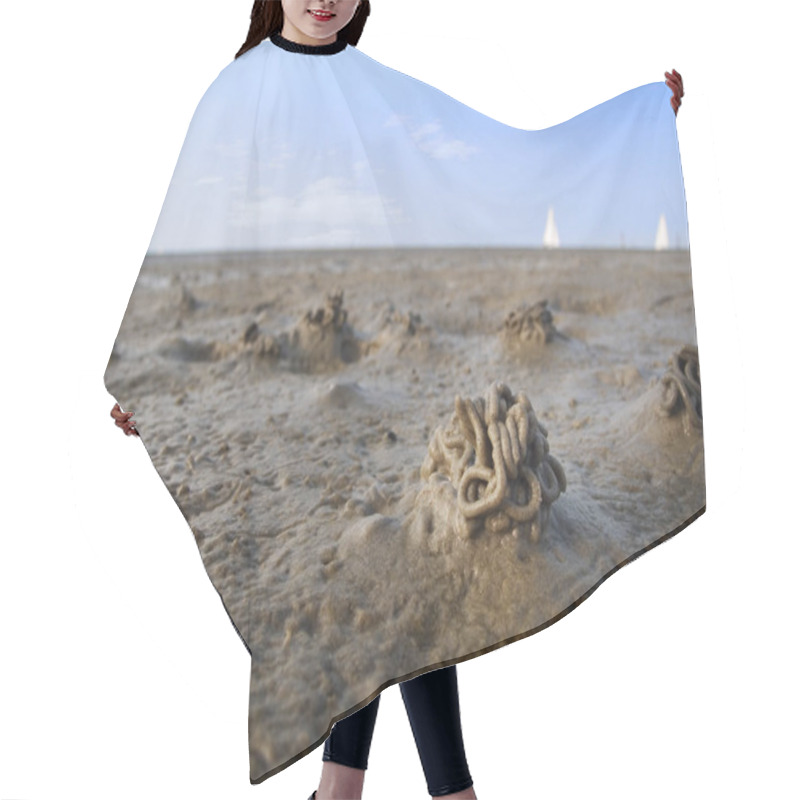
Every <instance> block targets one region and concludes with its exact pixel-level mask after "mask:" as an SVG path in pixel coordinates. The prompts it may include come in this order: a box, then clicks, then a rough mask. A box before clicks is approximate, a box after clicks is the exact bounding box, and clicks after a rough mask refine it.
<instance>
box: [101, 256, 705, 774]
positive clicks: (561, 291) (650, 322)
mask: <svg viewBox="0 0 800 800" xmlns="http://www.w3.org/2000/svg"><path fill="white" fill-rule="evenodd" d="M695 343H696V336H695V326H694V306H693V301H692V283H691V269H690V263H689V254H688V252H687V251H684V250H669V251H660V252H655V251H637V250H448V249H437V250H358V251H353V250H351V251H345V250H341V251H319V252H283V253H252V254H246V253H240V254H204V255H186V256H178V255H171V256H153V255H151V256H148V258H147V260H146V261H145V264H144V266H143V268H142V270H141V272H140V275H139V278H138V282H137V285H136V287H135V290H134V292H133V295H132V300H131V304H130V305H129V307H128V310H127V313H126V315H125V319H124V321H123V324H122V327H121V329H120V334H119V336H118V339H117V343H116V345H115V348H114V352H113V354H112V357H111V360H110V362H109V367H108V370H107V373H106V385H107V387H108V389H109V391H110V392H111V393H112V394H113V395H114V396H115V397H116V398H117V399H118V400H119V401H120V403H121V404H122V406H123V408H125V409H126V410H133V411H135V413H136V420H137V426H138V429H139V431H140V433H141V437H142V441H143V443H144V444H145V446H146V448H147V450H148V452H149V454H150V456H151V458H152V460H153V463H154V465H155V467H156V469H157V470H158V472H159V474H160V475H161V477H162V479H163V480H164V482H165V484H166V486H167V487H168V489H169V491H170V493H171V494H172V496H173V497H174V498H175V500H176V502H177V503H178V505H179V506H180V508H181V510H182V511H183V513H184V515H185V517H186V519H187V521H188V523H189V525H190V527H191V530H192V532H193V534H194V536H195V539H196V541H197V545H198V547H199V549H200V552H201V554H202V557H203V561H204V564H205V566H206V569H207V571H208V574H209V576H210V578H211V580H212V582H213V584H214V586H215V587H216V588H217V590H218V591H219V592H220V594H221V596H222V598H223V601H224V603H225V606H226V608H227V610H228V612H229V614H230V615H231V618H232V620H233V622H234V624H235V626H236V627H237V629H238V630H239V632H240V634H241V636H242V637H243V639H244V641H245V642H246V644H247V646H248V648H249V649H250V651H251V654H252V657H253V665H252V673H251V700H250V718H251V719H250V743H251V779H253V780H259V779H262V778H264V777H267V776H268V775H270V774H273V773H274V772H275V771H277V770H278V769H280V768H282V767H284V766H286V765H287V764H288V763H291V762H292V761H294V760H296V759H297V758H299V757H301V756H302V755H304V754H305V753H306V752H308V751H309V750H310V749H312V748H313V747H315V746H316V745H317V744H319V742H320V741H321V740H322V739H324V737H325V736H326V735H327V732H328V730H329V727H330V724H331V723H332V722H333V721H335V720H336V719H337V718H340V717H342V716H344V715H345V714H347V713H351V712H352V711H353V710H355V709H356V708H357V707H359V706H361V705H363V704H364V703H366V702H368V701H369V700H370V699H371V698H372V697H373V696H375V694H376V693H377V692H378V691H380V690H381V689H382V688H383V687H384V686H386V685H387V684H388V683H393V682H397V681H398V680H401V679H405V678H408V677H411V676H412V675H414V674H418V673H419V672H421V671H424V670H425V669H426V668H432V667H435V666H442V665H444V664H446V663H453V662H454V661H457V660H463V659H464V658H467V657H470V656H471V655H475V654H478V653H480V652H485V651H486V650H488V649H492V648H494V647H497V646H500V645H501V644H504V643H508V642H510V641H513V640H514V639H517V638H520V637H521V636H525V635H528V634H530V633H531V632H532V631H535V630H537V629H541V628H542V627H543V626H545V625H547V624H549V623H550V622H551V621H553V620H554V619H556V618H558V617H559V616H560V615H562V614H563V613H564V612H565V611H568V610H569V609H570V608H571V607H572V606H573V605H574V604H575V603H576V602H578V601H580V600H581V599H583V598H584V597H585V596H586V594H587V593H588V592H591V591H592V590H593V588H595V587H596V586H597V584H598V583H599V582H600V581H601V580H602V579H603V578H604V577H605V576H607V575H608V574H609V573H610V572H612V571H614V570H615V569H616V568H617V566H618V565H620V564H621V563H623V562H625V561H626V560H628V559H630V558H631V557H633V556H635V555H636V554H638V553H640V552H642V551H643V550H645V549H646V548H648V547H649V546H651V545H652V544H654V543H656V542H658V541H660V540H662V539H663V538H664V537H667V536H668V535H670V534H671V533H672V532H674V531H676V530H678V529H679V528H680V527H681V526H683V525H684V524H685V523H686V522H687V521H688V520H690V519H691V518H693V517H694V516H695V515H696V514H698V513H699V512H700V511H701V510H702V509H703V507H704V504H705V484H704V477H703V476H704V472H703V440H702V422H701V419H702V412H701V407H700V398H699V383H698V381H699V375H698V372H697V355H696V349H693V347H694V345H695ZM493 404H494V411H492V412H491V414H493V415H494V416H492V420H494V422H492V421H491V420H490V419H489V417H490V410H491V408H492V406H493ZM459 409H461V410H460V411H459ZM465 409H466V410H465ZM512 409H513V410H512ZM476 413H477V416H476ZM470 415H471V416H470ZM467 418H469V419H471V420H473V421H475V420H476V419H477V420H478V422H475V431H476V432H477V433H475V432H473V433H470V430H468V428H469V426H468V425H467V424H466V423H460V422H459V419H467ZM478 423H480V424H483V425H484V427H485V432H484V450H486V449H487V447H488V452H489V454H488V455H486V454H485V453H484V456H483V458H484V460H485V461H486V460H487V459H488V461H487V463H488V464H489V467H481V468H479V466H478V465H477V462H478V461H479V460H480V459H479V458H478V456H476V455H475V453H476V452H478V454H479V453H480V445H479V444H476V442H475V439H476V437H477V439H478V440H480V437H481V434H480V431H478V428H479V427H480V425H479V424H478ZM492 425H494V428H493V427H492ZM492 430H494V431H495V432H494V433H492ZM523 430H524V431H525V433H522V432H521V431H523ZM486 431H488V433H486ZM498 431H499V432H500V433H498ZM509 431H510V432H511V438H510V439H509V438H508V432H509ZM500 434H502V436H504V437H506V439H505V440H504V442H505V441H506V440H507V441H509V442H510V444H508V445H506V444H503V448H505V452H506V465H507V467H508V470H509V475H511V477H509V478H508V482H509V485H508V487H507V491H506V497H505V499H504V500H502V502H501V501H500V500H499V499H498V501H497V503H496V504H495V506H493V510H492V511H491V512H490V511H487V512H486V513H481V514H479V513H478V512H475V514H473V515H472V516H469V514H472V511H469V512H465V509H467V508H469V509H472V508H478V507H481V508H483V507H484V506H486V504H487V503H488V502H489V495H493V494H495V493H496V492H495V490H496V489H497V491H499V489H498V488H497V487H498V481H497V480H495V479H494V478H493V477H492V478H490V477H488V475H489V473H488V472H486V469H491V470H494V468H495V466H496V464H497V462H498V461H499V458H498V455H497V453H498V452H499V451H500V450H501V449H502V448H500V447H499V445H497V443H498V442H499V439H497V437H498V436H500ZM515 435H516V436H517V439H515V438H514V436H515ZM459 436H461V438H462V439H463V443H462V444H461V445H459V444H458V443H457V442H456V439H457V438H458V437H459ZM489 440H491V443H492V444H491V447H489V445H488V444H486V442H489ZM515 441H516V442H517V444H514V442H515ZM470 443H471V444H470ZM448 448H451V449H448ZM470 448H471V449H470ZM520 448H521V451H520ZM453 453H456V455H457V456H458V458H461V460H462V462H463V463H461V466H458V463H457V462H458V458H456V456H454V455H453ZM470 453H471V454H472V456H470ZM526 453H527V455H526ZM492 454H494V455H492ZM509 454H510V455H509ZM526 459H527V460H526ZM454 464H455V465H456V466H454ZM453 470H457V474H454V473H453ZM481 470H483V471H481ZM484 474H485V475H486V477H485V478H483V477H482V476H483V475H484ZM533 475H535V477H536V479H535V480H534V478H533V477H531V476H533ZM476 476H477V477H476ZM526 476H527V477H526ZM462 479H463V480H464V481H465V485H464V486H463V487H461V488H459V486H458V485H457V484H458V481H459V480H462ZM467 484H469V485H467ZM537 486H538V488H537ZM537 492H539V495H536V493H537ZM526 509H531V510H530V513H528V511H527V510H526ZM465 514H467V516H465Z"/></svg>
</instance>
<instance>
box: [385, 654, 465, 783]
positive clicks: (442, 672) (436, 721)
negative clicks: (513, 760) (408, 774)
mask: <svg viewBox="0 0 800 800" xmlns="http://www.w3.org/2000/svg"><path fill="white" fill-rule="evenodd" d="M400 691H401V693H402V695H403V702H404V703H405V704H406V711H407V712H408V721H409V722H410V723H411V730H412V731H413V733H414V740H415V741H416V743H417V751H418V752H419V758H420V761H421V762H422V769H423V771H424V772H425V780H426V782H427V784H428V791H429V792H430V794H431V796H432V797H445V796H448V797H449V796H451V795H453V796H454V797H463V798H468V797H475V794H474V791H473V790H472V789H471V787H472V777H471V775H470V773H469V767H468V766H467V756H466V753H465V752H464V739H463V736H462V733H461V712H460V708H459V703H458V679H457V676H456V668H455V665H453V666H450V667H446V668H445V669H437V670H434V671H433V672H425V673H423V674H422V675H419V676H417V677H416V678H413V679H412V680H410V681H405V682H403V683H401V684H400Z"/></svg>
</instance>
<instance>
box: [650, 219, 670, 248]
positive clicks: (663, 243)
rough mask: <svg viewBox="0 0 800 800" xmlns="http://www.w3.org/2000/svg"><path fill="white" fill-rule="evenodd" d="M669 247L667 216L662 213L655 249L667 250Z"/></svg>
mask: <svg viewBox="0 0 800 800" xmlns="http://www.w3.org/2000/svg"><path fill="white" fill-rule="evenodd" d="M668 247H669V234H668V233H667V218H666V217H665V216H664V214H662V215H661V216H660V217H659V219H658V230H657V231H656V241H655V244H654V245H653V249H654V250H666V249H667V248H668Z"/></svg>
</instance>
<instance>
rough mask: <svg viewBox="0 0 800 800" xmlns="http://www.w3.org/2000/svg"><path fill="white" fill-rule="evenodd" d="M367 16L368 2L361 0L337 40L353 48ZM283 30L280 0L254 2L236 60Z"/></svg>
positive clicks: (257, 0)
mask: <svg viewBox="0 0 800 800" xmlns="http://www.w3.org/2000/svg"><path fill="white" fill-rule="evenodd" d="M368 16H369V0H361V3H360V4H359V6H358V8H357V9H356V13H355V15H354V16H353V19H351V20H350V22H348V23H347V25H345V26H344V28H342V29H341V30H340V31H339V34H338V36H337V37H336V38H337V39H345V40H346V41H347V43H348V44H351V45H353V47H355V46H356V45H357V44H358V40H359V39H360V38H361V32H362V31H363V30H364V25H365V24H366V22H367V17H368ZM282 30H283V6H282V5H281V4H280V0H255V2H254V3H253V10H252V11H251V12H250V30H249V31H248V32H247V38H246V39H245V41H244V44H243V45H242V46H241V47H240V48H239V52H238V53H237V54H236V58H239V56H240V55H242V54H243V53H246V52H247V51H248V50H252V49H253V48H254V47H255V46H256V45H258V44H261V42H263V41H264V39H266V38H267V37H269V36H272V34H273V33H280V32H281V31H282Z"/></svg>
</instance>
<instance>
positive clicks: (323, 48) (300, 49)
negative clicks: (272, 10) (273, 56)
mask: <svg viewBox="0 0 800 800" xmlns="http://www.w3.org/2000/svg"><path fill="white" fill-rule="evenodd" d="M269 40H270V41H271V42H272V44H274V45H275V46H276V47H280V48H281V49H282V50H288V51H289V52H290V53H303V54H305V55H307V56H332V55H334V54H335V53H341V52H342V50H344V49H345V47H347V40H346V39H337V40H336V41H335V42H331V43H330V44H298V43H297V42H293V41H291V39H287V38H286V37H285V36H281V35H280V33H273V34H272V36H270V37H269Z"/></svg>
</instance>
